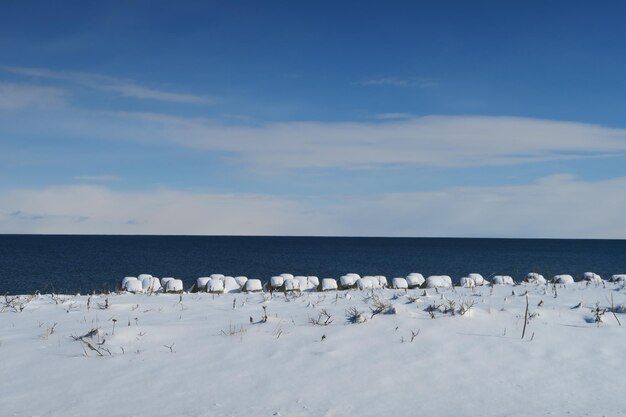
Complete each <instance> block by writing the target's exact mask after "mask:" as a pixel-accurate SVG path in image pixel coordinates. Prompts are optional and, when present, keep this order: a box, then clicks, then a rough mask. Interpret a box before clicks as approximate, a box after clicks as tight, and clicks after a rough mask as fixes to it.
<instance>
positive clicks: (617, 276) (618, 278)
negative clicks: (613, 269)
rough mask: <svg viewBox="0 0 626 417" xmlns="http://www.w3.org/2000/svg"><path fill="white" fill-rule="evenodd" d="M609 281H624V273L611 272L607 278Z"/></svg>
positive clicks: (625, 276)
mask: <svg viewBox="0 0 626 417" xmlns="http://www.w3.org/2000/svg"><path fill="white" fill-rule="evenodd" d="M609 281H611V282H619V283H623V282H626V274H613V275H612V276H611V278H609Z"/></svg>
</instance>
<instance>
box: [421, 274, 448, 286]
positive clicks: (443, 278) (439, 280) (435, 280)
mask: <svg viewBox="0 0 626 417" xmlns="http://www.w3.org/2000/svg"><path fill="white" fill-rule="evenodd" d="M450 287H452V278H450V277H449V276H448V275H431V276H429V277H428V278H426V288H450Z"/></svg>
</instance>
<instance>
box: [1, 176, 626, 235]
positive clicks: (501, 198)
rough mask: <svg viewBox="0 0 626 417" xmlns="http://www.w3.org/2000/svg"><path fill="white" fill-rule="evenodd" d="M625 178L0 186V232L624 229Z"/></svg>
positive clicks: (483, 232)
mask: <svg viewBox="0 0 626 417" xmlns="http://www.w3.org/2000/svg"><path fill="white" fill-rule="evenodd" d="M625 188H626V177H620V178H614V179H609V180H604V181H581V180H578V179H576V178H575V177H573V176H569V175H556V176H551V177H546V178H543V179H541V180H539V181H536V182H534V183H530V184H526V185H519V186H502V187H457V188H448V189H443V190H440V191H435V192H410V193H393V194H377V195H359V196H345V197H342V198H340V199H321V198H320V199H316V200H315V202H305V201H297V200H295V199H290V198H281V197H273V196H268V195H259V194H212V193H203V192H191V191H175V190H158V191H152V192H139V193H130V192H119V191H114V190H111V189H109V188H105V187H97V186H63V187H50V188H43V189H31V190H16V191H13V192H5V193H2V194H1V195H0V232H2V233H105V234H107V233H120V234H134V233H137V234H246V235H249V234H262V235H344V236H345V235H350V236H485V237H503V236H504V237H559V238H622V239H623V238H626V216H624V212H626V195H625V194H624V193H623V190H624V189H625Z"/></svg>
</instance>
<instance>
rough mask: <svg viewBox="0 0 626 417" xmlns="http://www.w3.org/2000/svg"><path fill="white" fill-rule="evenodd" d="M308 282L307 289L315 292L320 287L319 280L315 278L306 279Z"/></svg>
mask: <svg viewBox="0 0 626 417" xmlns="http://www.w3.org/2000/svg"><path fill="white" fill-rule="evenodd" d="M306 278H307V280H308V281H309V289H311V290H316V289H317V288H319V286H320V279H319V278H318V277H316V276H309V277H306Z"/></svg>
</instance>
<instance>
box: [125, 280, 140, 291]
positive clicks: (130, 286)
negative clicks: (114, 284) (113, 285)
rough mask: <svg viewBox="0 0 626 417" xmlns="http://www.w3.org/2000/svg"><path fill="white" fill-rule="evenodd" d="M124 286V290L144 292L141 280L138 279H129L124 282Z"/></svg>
mask: <svg viewBox="0 0 626 417" xmlns="http://www.w3.org/2000/svg"><path fill="white" fill-rule="evenodd" d="M122 288H124V290H126V291H128V292H134V293H138V292H143V286H142V285H141V281H139V280H138V279H129V280H128V281H126V282H125V283H124V286H123V287H122Z"/></svg>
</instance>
